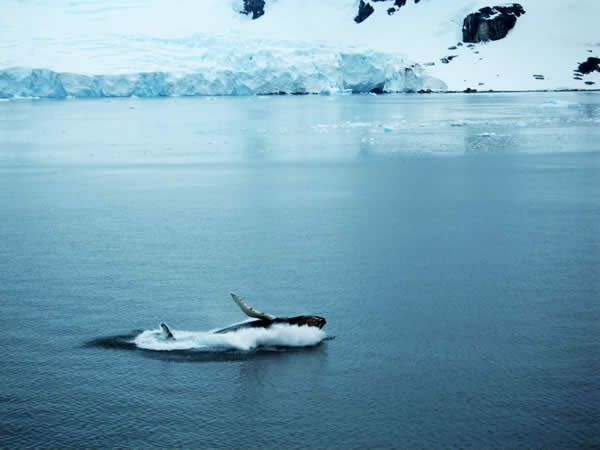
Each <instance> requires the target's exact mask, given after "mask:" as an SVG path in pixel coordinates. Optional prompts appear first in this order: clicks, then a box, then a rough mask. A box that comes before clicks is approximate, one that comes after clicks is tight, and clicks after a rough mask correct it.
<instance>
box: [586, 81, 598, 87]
mask: <svg viewBox="0 0 600 450" xmlns="http://www.w3.org/2000/svg"><path fill="white" fill-rule="evenodd" d="M584 84H587V85H588V86H592V85H594V84H596V82H595V81H584Z"/></svg>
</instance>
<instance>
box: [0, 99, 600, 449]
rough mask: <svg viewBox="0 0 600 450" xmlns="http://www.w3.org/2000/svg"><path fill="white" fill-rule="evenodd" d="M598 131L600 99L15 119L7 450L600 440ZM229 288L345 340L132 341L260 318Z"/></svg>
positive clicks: (151, 103) (346, 102)
mask: <svg viewBox="0 0 600 450" xmlns="http://www.w3.org/2000/svg"><path fill="white" fill-rule="evenodd" d="M598 124H600V95H598V94H592V93H587V94H583V93H574V94H556V93H554V94H511V95H499V94H498V95H476V96H468V95H446V96H384V97H374V96H353V97H340V98H337V97H331V98H327V97H301V98H298V97H293V98H292V97H273V98H266V99H265V98H238V99H236V98H222V99H198V98H196V99H164V100H147V101H142V100H136V99H123V100H113V101H105V100H94V101H64V102H53V101H41V102H36V101H26V102H4V103H0V308H1V309H0V312H1V317H2V323H3V327H2V330H3V331H2V338H1V340H2V352H0V369H1V370H0V412H1V413H0V446H103V447H113V446H127V447H149V446H152V447H162V446H169V447H172V446H177V447H184V446H194V447H247V446H267V447H281V446H285V447H364V446H368V447H374V446H380V447H389V446H403V447H417V446H418V447H442V446H443V447H449V446H450V447H490V446H494V447H558V446H565V447H592V446H598V445H600V381H599V379H598V373H599V372H600V360H599V358H598V355H600V303H599V299H600V127H599V126H598ZM230 291H236V292H238V293H239V294H241V295H242V296H244V297H245V298H246V299H247V300H248V302H249V303H251V304H252V305H253V306H256V307H258V308H260V309H262V310H266V311H267V312H270V313H272V314H277V315H298V314H319V315H322V316H324V317H326V318H327V320H328V323H327V325H326V327H325V329H324V330H325V331H326V332H327V335H328V336H329V339H327V340H324V341H322V342H321V343H320V344H317V345H313V346H309V347H288V346H285V345H269V346H266V347H265V346H258V347H253V348H252V349H250V350H240V349H237V348H231V347H228V348H221V347H215V348H209V349H206V348H190V349H187V350H178V351H158V350H154V351H153V350H144V349H140V348H139V347H137V346H136V345H135V344H132V343H131V342H132V339H134V338H135V336H137V335H138V334H139V333H140V332H141V331H142V330H154V329H156V328H157V327H158V324H159V322H160V321H162V320H165V321H167V322H168V323H169V325H170V326H171V327H172V328H173V329H174V330H188V331H198V332H201V331H207V330H211V329H214V328H218V327H224V326H227V325H229V324H232V323H234V322H237V321H239V320H242V319H243V318H244V317H243V314H242V313H241V312H240V311H239V309H237V307H236V305H235V304H234V303H233V302H232V301H231V299H230V298H229V292H230ZM331 338H334V339H331ZM286 343H289V342H288V341H286V340H285V339H284V340H283V341H282V342H279V344H286ZM275 344H278V342H275Z"/></svg>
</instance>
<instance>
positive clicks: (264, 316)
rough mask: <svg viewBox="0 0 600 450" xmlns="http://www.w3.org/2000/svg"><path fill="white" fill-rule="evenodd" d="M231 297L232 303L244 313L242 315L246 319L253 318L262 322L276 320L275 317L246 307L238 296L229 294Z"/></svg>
mask: <svg viewBox="0 0 600 450" xmlns="http://www.w3.org/2000/svg"><path fill="white" fill-rule="evenodd" d="M231 297H232V298H233V301H234V302H235V303H236V304H237V305H238V306H239V307H240V309H241V310H242V311H243V312H244V314H246V315H247V316H248V317H255V318H257V319H264V320H275V319H276V318H277V317H275V316H272V315H271V314H267V313H264V312H262V311H258V310H256V309H254V308H252V307H251V306H248V304H247V303H246V302H245V301H244V300H242V298H241V297H240V296H239V295H237V294H234V293H233V292H232V293H231Z"/></svg>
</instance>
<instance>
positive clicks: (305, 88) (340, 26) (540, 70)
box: [0, 0, 600, 98]
mask: <svg viewBox="0 0 600 450" xmlns="http://www.w3.org/2000/svg"><path fill="white" fill-rule="evenodd" d="M598 17H600V2H598V0H577V1H574V0H557V1H552V2H551V1H548V0H519V3H509V4H504V3H496V2H494V1H490V0H456V1H452V2H450V1H445V0H420V1H419V0H328V1H323V0H302V1H301V0H178V1H177V2H172V1H168V0H3V1H2V3H1V5H0V98H12V97H58V98H61V97H67V96H74V97H101V96H130V95H136V96H140V97H144V96H170V95H250V94H272V93H281V92H284V93H339V92H386V91H387V92H406V91H420V90H421V91H427V90H434V91H438V90H441V91H443V90H460V91H462V90H465V89H471V90H475V89H477V90H486V91H487V90H490V89H492V90H530V89H534V90H536V89H537V90H542V89H593V88H598V87H600V67H599V66H598V63H600V60H599V59H596V58H598V57H600V33H599V32H598V31H597V30H598V29H599V28H598V26H597V21H598ZM596 83H597V84H596Z"/></svg>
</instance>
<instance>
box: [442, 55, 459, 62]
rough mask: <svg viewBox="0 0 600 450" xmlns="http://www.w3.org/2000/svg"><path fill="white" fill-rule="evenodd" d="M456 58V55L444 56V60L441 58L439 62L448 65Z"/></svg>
mask: <svg viewBox="0 0 600 450" xmlns="http://www.w3.org/2000/svg"><path fill="white" fill-rule="evenodd" d="M456 57H458V55H450V56H446V57H444V58H441V59H440V61H441V63H442V64H448V63H449V62H450V61H452V60H453V59H454V58H456Z"/></svg>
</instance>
